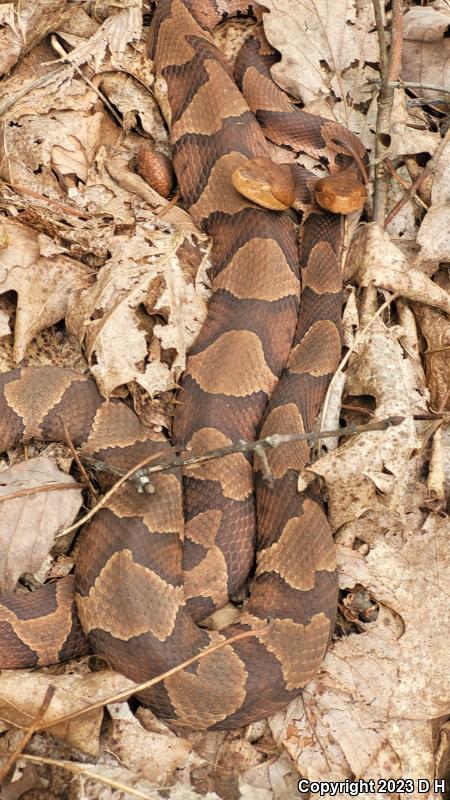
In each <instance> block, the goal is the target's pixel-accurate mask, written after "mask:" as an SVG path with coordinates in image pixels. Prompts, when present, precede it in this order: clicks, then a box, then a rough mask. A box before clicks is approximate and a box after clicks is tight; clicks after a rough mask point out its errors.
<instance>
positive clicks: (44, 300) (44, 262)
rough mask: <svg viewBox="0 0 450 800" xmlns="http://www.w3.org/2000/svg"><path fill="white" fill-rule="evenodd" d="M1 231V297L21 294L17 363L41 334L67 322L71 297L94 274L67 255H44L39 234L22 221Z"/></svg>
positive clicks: (6, 222) (8, 222)
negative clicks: (13, 293) (60, 321)
mask: <svg viewBox="0 0 450 800" xmlns="http://www.w3.org/2000/svg"><path fill="white" fill-rule="evenodd" d="M1 229H2V235H3V237H4V242H5V246H4V247H3V248H2V249H1V250H0V294H1V293H3V292H9V291H11V290H12V291H15V292H17V296H18V302H17V314H16V323H15V327H14V360H15V361H16V362H19V361H21V360H22V358H23V357H24V354H25V350H26V348H27V345H28V343H29V342H30V341H31V339H33V337H34V336H36V334H37V333H39V332H40V331H42V330H44V329H45V328H48V327H49V326H50V325H54V323H55V322H58V321H59V320H60V319H64V316H65V314H66V311H67V304H68V301H69V297H70V296H71V294H72V292H73V291H74V290H75V289H78V288H80V287H81V286H86V285H87V284H88V283H89V282H90V275H91V271H90V269H89V268H88V267H86V266H85V265H84V264H81V263H80V262H79V261H75V260H74V259H72V258H67V256H63V255H54V256H52V257H51V258H46V257H44V256H42V255H41V253H40V247H39V242H38V234H37V231H35V230H33V229H32V228H29V227H27V226H26V225H22V224H21V223H20V222H16V221H15V220H2V222H1ZM43 275H45V281H44V280H43Z"/></svg>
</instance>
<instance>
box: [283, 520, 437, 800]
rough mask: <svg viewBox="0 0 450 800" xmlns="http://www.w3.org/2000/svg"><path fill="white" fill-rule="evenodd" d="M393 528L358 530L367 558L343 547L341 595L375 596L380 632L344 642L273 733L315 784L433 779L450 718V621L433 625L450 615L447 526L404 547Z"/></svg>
mask: <svg viewBox="0 0 450 800" xmlns="http://www.w3.org/2000/svg"><path fill="white" fill-rule="evenodd" d="M388 520H389V517H388V516H387V517H386V520H385V521H383V522H382V520H377V518H376V517H371V518H370V519H369V518H368V519H367V521H366V525H365V526H364V525H363V521H361V522H360V524H359V526H358V529H357V535H358V537H359V536H361V535H363V536H364V531H366V532H367V537H368V541H370V550H369V553H368V555H367V556H366V557H365V558H364V557H362V556H361V555H359V554H358V553H357V552H356V551H354V550H353V551H352V550H351V549H350V548H348V547H342V546H340V547H338V564H339V573H340V576H341V577H340V583H341V586H342V587H343V588H344V587H347V588H348V587H354V586H356V585H363V586H365V587H367V588H368V589H369V591H370V593H371V595H372V596H373V597H375V598H376V599H377V600H378V601H379V603H380V606H379V612H378V617H377V620H376V622H374V623H370V624H366V625H364V626H363V625H361V632H360V633H354V634H351V635H350V636H348V637H344V638H341V639H339V640H338V642H336V643H335V645H334V646H333V647H332V649H331V651H330V652H329V653H328V655H327V657H326V659H325V662H324V666H323V669H322V671H321V673H320V674H319V676H318V677H317V679H315V680H314V681H312V682H311V684H309V685H308V686H307V687H306V689H305V690H304V692H303V697H302V699H301V700H299V701H294V703H292V704H291V706H290V707H288V709H287V710H286V712H282V713H280V714H279V715H276V717H275V718H274V719H273V721H272V723H271V727H272V729H273V731H274V735H275V736H276V737H277V738H278V737H279V736H282V737H283V739H284V745H285V747H286V749H287V751H288V752H289V753H290V755H291V757H292V758H293V759H294V761H295V763H296V765H297V769H298V770H299V772H300V773H301V774H302V775H304V776H305V777H307V778H309V779H311V780H320V779H322V780H323V779H329V778H330V773H331V774H332V775H333V777H334V779H336V780H343V779H345V778H351V777H352V776H354V775H356V776H358V777H361V778H363V779H365V780H368V779H371V778H374V779H375V780H377V779H378V778H379V777H380V776H386V777H388V776H389V777H393V778H395V777H399V778H400V777H405V776H406V775H408V777H411V778H414V779H416V780H417V779H418V778H419V777H421V778H427V779H429V780H430V779H432V778H433V777H434V759H433V753H434V741H433V740H434V736H433V728H434V726H435V725H436V722H435V720H437V719H438V718H439V717H445V716H447V715H448V713H449V711H450V702H449V696H450V686H449V671H448V667H447V665H448V658H449V655H450V653H449V641H450V617H449V615H448V614H446V613H444V614H440V615H439V624H436V625H433V626H431V627H430V623H429V620H430V619H433V618H434V617H435V614H436V608H438V609H446V608H448V597H447V586H448V580H449V577H450V557H449V550H448V546H447V544H446V540H447V535H448V531H447V528H448V523H447V521H446V520H445V519H444V518H442V517H440V516H438V515H434V516H431V517H430V518H429V519H428V520H427V521H426V522H425V524H424V525H423V527H422V528H421V529H420V527H419V529H418V530H417V531H416V532H415V534H414V532H413V531H409V535H406V536H405V537H402V536H396V535H394V533H393V534H392V535H390V536H389V534H388V536H386V528H385V527H384V526H385V525H386V522H387V521H388ZM380 523H381V524H380ZM406 530H407V529H405V531H404V532H405V534H406ZM300 742H301V743H302V746H301V747H300V746H299V744H300ZM370 796H371V797H372V796H374V795H373V794H370ZM375 796H376V795H375Z"/></svg>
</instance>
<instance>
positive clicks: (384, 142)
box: [361, 0, 403, 323]
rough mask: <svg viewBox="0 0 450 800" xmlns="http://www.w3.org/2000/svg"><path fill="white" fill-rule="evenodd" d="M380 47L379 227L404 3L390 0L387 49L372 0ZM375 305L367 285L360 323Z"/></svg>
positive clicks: (375, 216)
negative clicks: (389, 38)
mask: <svg viewBox="0 0 450 800" xmlns="http://www.w3.org/2000/svg"><path fill="white" fill-rule="evenodd" d="M372 2H373V8H374V13H375V21H376V26H377V33H378V43H379V48H380V69H381V88H380V93H379V97H378V111H377V126H376V135H375V176H374V191H373V221H374V222H376V223H377V224H378V225H379V226H380V228H382V227H383V225H384V219H385V216H386V206H387V198H388V183H387V180H386V176H385V168H384V158H385V156H386V154H387V152H388V149H389V145H390V143H391V137H390V128H391V115H392V108H393V105H394V88H393V87H391V86H390V85H389V83H390V82H393V81H396V80H397V79H398V74H399V71H400V65H401V54H402V41H403V3H402V0H392V23H391V43H390V47H389V51H388V49H387V44H386V35H385V31H384V27H383V11H382V5H381V2H382V0H372ZM383 7H384V2H383ZM376 307H377V289H376V287H375V286H373V285H372V286H368V287H367V288H366V289H364V293H363V299H362V306H361V318H362V321H363V323H364V322H365V321H366V320H367V319H370V318H371V317H372V316H373V314H374V312H375V311H376Z"/></svg>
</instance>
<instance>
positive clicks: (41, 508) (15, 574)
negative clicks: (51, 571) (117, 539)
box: [0, 455, 82, 592]
mask: <svg viewBox="0 0 450 800" xmlns="http://www.w3.org/2000/svg"><path fill="white" fill-rule="evenodd" d="M52 483H57V484H61V483H67V486H68V489H67V491H66V490H64V489H58V490H55V491H53V492H52V491H44V492H31V491H30V494H27V495H25V496H24V495H23V494H21V495H20V496H19V497H14V494H15V493H16V492H22V491H23V490H24V489H30V490H32V489H33V488H34V487H41V486H47V487H48V486H49V485H51V484H52ZM75 483H76V482H75V481H74V479H73V478H72V477H71V476H70V475H67V474H66V473H65V472H61V470H59V469H58V468H57V466H56V465H55V464H54V462H53V461H51V460H50V459H49V458H47V456H45V455H42V456H38V457H37V458H33V459H31V460H30V461H23V462H21V463H19V464H15V465H14V466H13V467H10V469H7V470H5V471H4V472H1V473H0V498H1V502H0V592H8V591H12V590H13V589H14V587H15V585H16V583H17V580H18V579H19V577H20V576H21V575H22V574H23V573H24V572H35V571H36V570H37V569H38V568H39V567H40V565H41V564H42V562H43V560H44V559H45V557H46V556H47V554H48V552H49V551H50V549H51V547H52V546H53V543H54V537H55V534H56V533H57V532H58V530H60V528H65V527H67V526H69V525H70V524H71V523H72V522H73V520H74V519H75V517H76V515H77V513H78V511H79V510H80V507H81V503H82V494H81V490H80V489H74V488H73V484H75ZM9 495H11V498H9V499H8V497H9Z"/></svg>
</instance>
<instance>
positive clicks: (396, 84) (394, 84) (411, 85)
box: [367, 78, 450, 104]
mask: <svg viewBox="0 0 450 800" xmlns="http://www.w3.org/2000/svg"><path fill="white" fill-rule="evenodd" d="M367 82H368V83H375V84H380V83H382V81H381V80H380V79H379V78H369V79H368V81H367ZM385 85H386V86H387V87H388V88H389V89H424V90H425V89H427V90H429V91H431V92H441V93H442V94H450V89H444V88H443V87H442V86H432V85H431V84H428V83H416V82H415V81H402V80H401V79H400V80H397V81H386V83H385ZM425 99H426V98H425ZM428 102H429V103H430V104H431V103H433V102H434V99H431V98H428Z"/></svg>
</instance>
